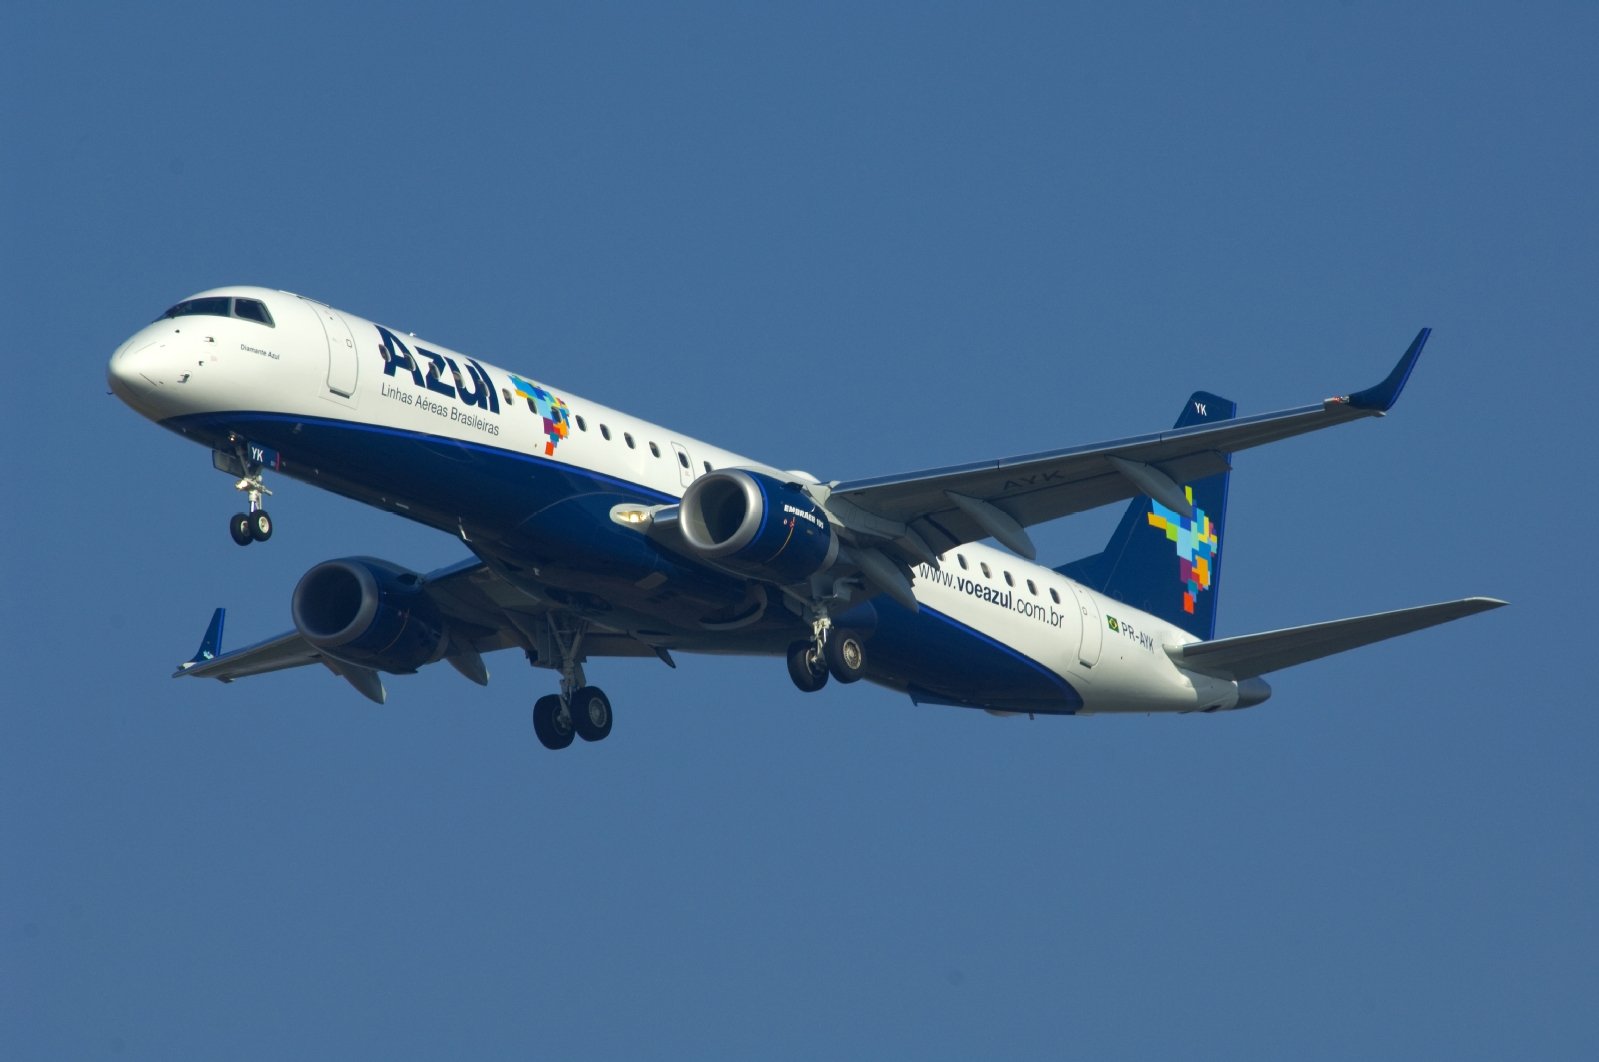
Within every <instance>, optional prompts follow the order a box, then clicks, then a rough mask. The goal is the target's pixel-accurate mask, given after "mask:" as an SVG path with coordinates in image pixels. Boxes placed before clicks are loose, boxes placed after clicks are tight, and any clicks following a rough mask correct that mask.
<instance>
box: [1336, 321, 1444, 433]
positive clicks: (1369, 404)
mask: <svg viewBox="0 0 1599 1062" xmlns="http://www.w3.org/2000/svg"><path fill="white" fill-rule="evenodd" d="M1430 335H1432V329H1430V328H1423V329H1422V330H1421V331H1420V332H1417V333H1416V338H1415V339H1414V340H1412V341H1411V343H1410V349H1409V350H1407V351H1405V356H1404V357H1402V358H1400V359H1399V364H1398V365H1395V366H1394V371H1393V372H1391V373H1389V374H1388V379H1386V380H1384V381H1383V382H1382V383H1380V384H1378V385H1377V386H1376V387H1368V388H1366V389H1365V390H1364V391H1356V392H1355V393H1354V394H1352V395H1349V396H1347V397H1346V398H1345V399H1344V402H1346V403H1347V404H1348V405H1351V406H1353V407H1354V408H1356V409H1370V410H1374V411H1376V412H1378V413H1386V412H1388V411H1389V410H1390V409H1392V408H1394V403H1395V402H1397V401H1399V392H1400V391H1403V390H1404V389H1405V381H1406V380H1408V379H1410V370H1411V369H1414V368H1415V367H1416V359H1417V358H1420V357H1421V348H1422V347H1424V346H1426V345H1427V337H1428V336H1430Z"/></svg>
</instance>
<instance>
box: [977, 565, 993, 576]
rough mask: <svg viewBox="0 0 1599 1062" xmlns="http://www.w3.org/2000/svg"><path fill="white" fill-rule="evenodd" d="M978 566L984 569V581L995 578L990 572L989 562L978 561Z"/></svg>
mask: <svg viewBox="0 0 1599 1062" xmlns="http://www.w3.org/2000/svg"><path fill="white" fill-rule="evenodd" d="M977 566H978V567H979V568H981V569H983V578H984V579H992V578H993V577H994V573H993V572H991V571H989V570H988V562H987V561H978V562H977Z"/></svg>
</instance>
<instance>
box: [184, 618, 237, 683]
mask: <svg viewBox="0 0 1599 1062" xmlns="http://www.w3.org/2000/svg"><path fill="white" fill-rule="evenodd" d="M226 615H227V610H226V609H221V608H219V609H217V610H216V611H215V612H213V613H211V625H210V626H209V627H207V628H206V629H205V637H204V638H202V639H200V648H199V651H198V652H196V653H195V654H194V656H193V657H192V658H190V660H189V661H188V663H186V664H184V665H183V670H188V669H189V668H191V667H193V666H194V665H196V664H203V663H205V662H206V661H207V660H215V659H216V658H217V657H219V656H221V655H222V621H223V619H224V617H225V616H226Z"/></svg>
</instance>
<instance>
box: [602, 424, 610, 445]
mask: <svg viewBox="0 0 1599 1062" xmlns="http://www.w3.org/2000/svg"><path fill="white" fill-rule="evenodd" d="M600 437H601V438H603V439H604V440H605V441H606V442H610V441H611V429H610V428H607V427H606V426H605V425H603V424H601V425H600Z"/></svg>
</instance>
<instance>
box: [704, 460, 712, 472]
mask: <svg viewBox="0 0 1599 1062" xmlns="http://www.w3.org/2000/svg"><path fill="white" fill-rule="evenodd" d="M710 470H711V463H710V462H709V461H706V462H705V471H707V472H709V471H710Z"/></svg>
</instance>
